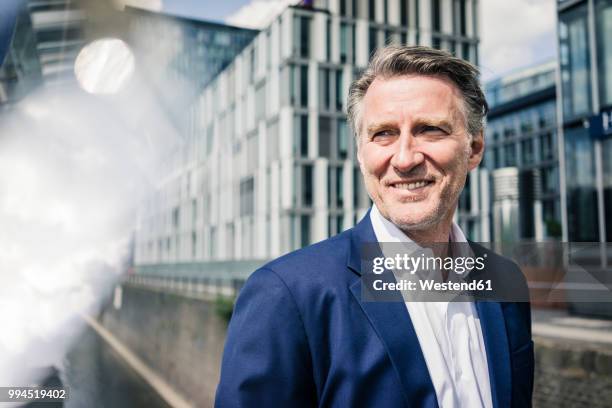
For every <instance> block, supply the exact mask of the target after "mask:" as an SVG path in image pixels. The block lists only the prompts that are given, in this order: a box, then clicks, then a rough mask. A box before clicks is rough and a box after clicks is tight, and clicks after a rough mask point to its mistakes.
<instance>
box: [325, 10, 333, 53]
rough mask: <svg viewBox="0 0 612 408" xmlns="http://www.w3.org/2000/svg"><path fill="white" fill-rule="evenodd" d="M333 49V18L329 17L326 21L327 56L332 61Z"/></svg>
mask: <svg viewBox="0 0 612 408" xmlns="http://www.w3.org/2000/svg"><path fill="white" fill-rule="evenodd" d="M331 51H332V31H331V18H328V19H327V21H326V22H325V56H326V57H327V61H331V59H332V57H331Z"/></svg>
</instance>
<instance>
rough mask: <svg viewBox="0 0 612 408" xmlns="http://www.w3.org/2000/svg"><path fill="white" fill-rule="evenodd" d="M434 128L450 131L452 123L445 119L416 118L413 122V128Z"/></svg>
mask: <svg viewBox="0 0 612 408" xmlns="http://www.w3.org/2000/svg"><path fill="white" fill-rule="evenodd" d="M421 126H436V127H440V128H446V129H452V128H453V124H452V121H450V120H448V119H446V118H417V119H415V120H414V124H413V127H421Z"/></svg>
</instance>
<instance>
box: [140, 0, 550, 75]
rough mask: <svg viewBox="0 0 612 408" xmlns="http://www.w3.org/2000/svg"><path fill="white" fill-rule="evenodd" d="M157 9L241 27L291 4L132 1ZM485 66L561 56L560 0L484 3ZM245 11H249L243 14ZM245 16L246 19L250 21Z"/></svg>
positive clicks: (495, 69) (491, 69)
mask: <svg viewBox="0 0 612 408" xmlns="http://www.w3.org/2000/svg"><path fill="white" fill-rule="evenodd" d="M131 1H132V2H141V3H150V4H157V5H158V6H159V7H162V8H163V10H165V11H167V12H169V13H173V14H179V15H187V16H192V17H199V18H203V19H208V20H217V21H229V22H231V23H232V24H237V23H239V22H240V21H248V20H249V18H250V17H252V15H253V12H254V11H257V9H261V7H259V6H261V5H260V4H257V3H265V2H267V3H280V2H282V1H288V0H222V1H218V0H131ZM479 4H480V16H479V17H480V33H481V43H480V63H481V68H482V73H483V79H484V80H489V79H492V78H495V77H498V76H500V75H503V74H506V73H509V72H513V71H516V70H518V69H520V68H522V67H528V66H531V65H534V64H537V63H540V62H544V61H547V60H550V59H552V58H554V57H555V56H556V46H557V44H556V34H555V23H556V10H555V7H556V2H555V0H512V1H509V0H481V1H480V2H479ZM243 6H249V8H248V9H246V10H245V9H243V10H240V9H241V8H242V7H243ZM245 17H246V18H245Z"/></svg>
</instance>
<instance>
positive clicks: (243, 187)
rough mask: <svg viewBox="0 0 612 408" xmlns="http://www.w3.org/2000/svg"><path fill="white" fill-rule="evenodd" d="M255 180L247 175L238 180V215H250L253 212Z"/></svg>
mask: <svg viewBox="0 0 612 408" xmlns="http://www.w3.org/2000/svg"><path fill="white" fill-rule="evenodd" d="M254 191H255V180H254V179H253V177H249V178H247V179H245V180H242V181H241V182H240V216H241V217H244V216H250V215H253V214H254V213H255V196H254Z"/></svg>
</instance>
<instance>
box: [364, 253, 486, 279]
mask: <svg viewBox="0 0 612 408" xmlns="http://www.w3.org/2000/svg"><path fill="white" fill-rule="evenodd" d="M486 256H487V255H486V254H485V255H484V256H479V257H475V258H474V257H469V256H459V257H451V256H446V257H439V256H426V255H425V254H420V255H418V256H412V255H408V254H403V255H402V254H396V255H395V256H393V257H384V256H379V257H376V258H374V259H373V268H372V272H373V273H375V274H377V275H380V274H382V273H383V272H384V271H385V270H393V271H402V272H406V273H410V274H413V275H414V274H415V273H416V272H417V271H422V270H439V271H442V270H444V271H449V272H450V271H453V272H455V273H456V274H458V275H461V274H463V273H465V272H467V271H471V270H472V269H475V270H478V271H481V270H483V269H484V268H485V263H484V261H485V258H486Z"/></svg>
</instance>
